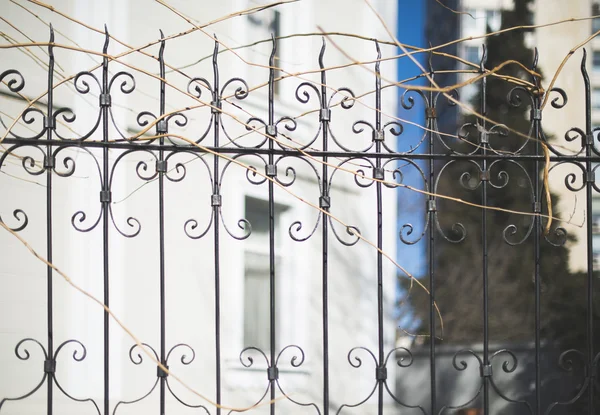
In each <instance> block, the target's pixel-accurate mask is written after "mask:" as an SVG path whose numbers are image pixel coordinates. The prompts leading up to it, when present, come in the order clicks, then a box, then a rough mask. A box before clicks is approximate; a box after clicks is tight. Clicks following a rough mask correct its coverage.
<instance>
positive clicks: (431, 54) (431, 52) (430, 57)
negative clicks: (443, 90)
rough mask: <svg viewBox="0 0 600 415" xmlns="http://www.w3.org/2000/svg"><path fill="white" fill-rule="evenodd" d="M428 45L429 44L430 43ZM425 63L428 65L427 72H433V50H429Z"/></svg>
mask: <svg viewBox="0 0 600 415" xmlns="http://www.w3.org/2000/svg"><path fill="white" fill-rule="evenodd" d="M429 45H430V46H431V43H430V44H429ZM427 64H428V65H429V72H430V73H433V50H430V51H429V56H428V58H427Z"/></svg>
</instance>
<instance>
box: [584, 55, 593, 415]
mask: <svg viewBox="0 0 600 415" xmlns="http://www.w3.org/2000/svg"><path fill="white" fill-rule="evenodd" d="M586 57H587V51H586V50H585V49H584V50H583V59H582V60H581V73H582V75H583V80H584V85H585V134H586V135H585V155H586V157H587V159H586V161H585V174H586V178H585V196H586V212H587V220H586V231H587V235H586V237H587V330H586V331H587V340H588V344H587V376H588V381H589V385H588V400H589V402H588V414H590V415H592V414H594V413H595V412H594V387H595V385H594V377H593V371H594V370H595V368H594V366H593V361H594V274H593V272H594V250H593V229H592V217H591V212H592V201H593V199H592V187H593V185H594V172H593V171H592V169H593V166H592V162H591V160H590V157H591V156H592V155H593V154H592V146H593V145H594V133H593V131H592V109H591V92H590V78H589V75H588V73H587V69H586V67H585V62H586Z"/></svg>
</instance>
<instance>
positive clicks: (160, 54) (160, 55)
mask: <svg viewBox="0 0 600 415" xmlns="http://www.w3.org/2000/svg"><path fill="white" fill-rule="evenodd" d="M158 31H159V32H160V49H159V50H158V58H159V59H160V60H162V58H163V53H164V51H165V35H164V33H163V31H162V29H158Z"/></svg>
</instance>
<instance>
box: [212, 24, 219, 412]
mask: <svg viewBox="0 0 600 415" xmlns="http://www.w3.org/2000/svg"><path fill="white" fill-rule="evenodd" d="M213 36H214V37H215V49H214V52H213V60H212V64H213V76H214V85H213V93H212V102H211V105H212V108H211V112H212V114H213V128H214V131H213V135H214V146H215V148H216V149H218V148H219V128H220V124H221V111H220V109H221V100H220V95H219V67H218V65H217V56H218V53H219V42H218V40H216V39H217V38H216V35H213ZM213 169H214V173H213V177H214V183H213V196H212V201H211V203H212V208H213V216H214V230H213V236H214V254H215V257H214V261H215V360H216V361H215V376H216V385H215V388H216V391H215V393H216V402H217V404H219V405H220V404H221V259H220V250H219V208H220V206H221V195H220V194H219V186H220V185H219V157H217V156H216V155H215V156H213ZM216 412H217V415H220V414H221V408H220V407H217V411H216Z"/></svg>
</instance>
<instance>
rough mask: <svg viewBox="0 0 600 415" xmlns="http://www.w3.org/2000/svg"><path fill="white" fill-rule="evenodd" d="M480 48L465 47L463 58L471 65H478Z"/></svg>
mask: <svg viewBox="0 0 600 415" xmlns="http://www.w3.org/2000/svg"><path fill="white" fill-rule="evenodd" d="M480 50H481V49H480V48H479V47H477V46H465V56H464V58H465V59H466V60H468V61H469V62H471V63H475V64H478V63H479V60H480V59H481V57H480V53H479V52H480Z"/></svg>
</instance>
